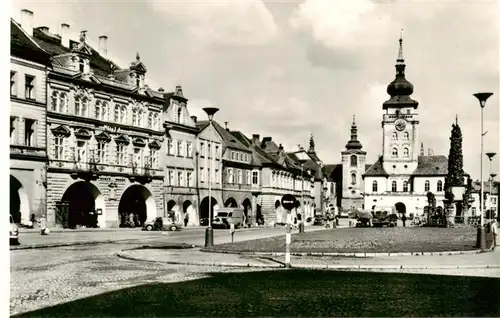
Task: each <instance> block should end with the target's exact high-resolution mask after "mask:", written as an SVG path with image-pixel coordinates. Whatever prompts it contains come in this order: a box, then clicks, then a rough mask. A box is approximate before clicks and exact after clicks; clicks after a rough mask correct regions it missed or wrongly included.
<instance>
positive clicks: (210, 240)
mask: <svg viewBox="0 0 500 318" xmlns="http://www.w3.org/2000/svg"><path fill="white" fill-rule="evenodd" d="M203 110H204V111H205V113H207V115H208V122H209V127H210V134H209V137H208V146H207V149H210V153H209V154H208V170H209V173H208V227H207V229H206V230H205V247H207V246H214V229H213V228H212V159H213V151H212V130H213V124H212V120H213V119H214V115H215V113H216V112H218V111H219V109H218V108H215V107H205V108H203Z"/></svg>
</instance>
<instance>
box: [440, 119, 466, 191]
mask: <svg viewBox="0 0 500 318" xmlns="http://www.w3.org/2000/svg"><path fill="white" fill-rule="evenodd" d="M451 127H452V128H451V136H450V153H449V156H448V174H447V175H446V178H445V181H444V190H445V191H448V190H450V188H451V187H456V186H462V185H464V181H463V178H464V169H463V154H462V130H461V129H460V126H459V125H458V120H456V122H455V124H453V125H451Z"/></svg>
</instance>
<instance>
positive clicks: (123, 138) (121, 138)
mask: <svg viewBox="0 0 500 318" xmlns="http://www.w3.org/2000/svg"><path fill="white" fill-rule="evenodd" d="M115 142H116V143H117V144H124V145H128V144H129V143H130V140H129V139H128V137H126V136H125V135H120V136H118V137H116V138H115Z"/></svg>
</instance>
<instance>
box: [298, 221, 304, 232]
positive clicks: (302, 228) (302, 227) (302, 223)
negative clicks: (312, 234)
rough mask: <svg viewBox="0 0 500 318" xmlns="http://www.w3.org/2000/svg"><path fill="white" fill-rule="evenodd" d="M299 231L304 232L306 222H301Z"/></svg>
mask: <svg viewBox="0 0 500 318" xmlns="http://www.w3.org/2000/svg"><path fill="white" fill-rule="evenodd" d="M299 233H304V222H300V223H299Z"/></svg>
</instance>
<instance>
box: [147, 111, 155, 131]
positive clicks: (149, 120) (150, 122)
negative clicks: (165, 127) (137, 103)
mask: <svg viewBox="0 0 500 318" xmlns="http://www.w3.org/2000/svg"><path fill="white" fill-rule="evenodd" d="M153 117H154V115H153V113H152V112H150V113H149V114H148V128H150V129H152V128H153Z"/></svg>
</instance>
